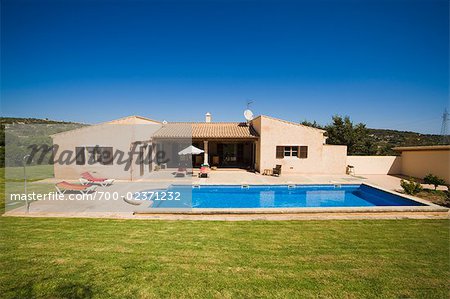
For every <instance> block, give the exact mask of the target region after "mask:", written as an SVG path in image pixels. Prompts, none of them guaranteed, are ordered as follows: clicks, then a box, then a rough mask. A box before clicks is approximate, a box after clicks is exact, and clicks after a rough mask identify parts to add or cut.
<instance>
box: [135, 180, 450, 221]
mask: <svg viewBox="0 0 450 299" xmlns="http://www.w3.org/2000/svg"><path fill="white" fill-rule="evenodd" d="M301 185H309V184H301ZM311 185H314V184H311ZM316 185H317V184H316ZM321 185H322V184H321ZM323 185H327V184H323ZM339 185H357V184H355V183H348V184H345V183H341V184H339ZM358 185H359V184H358ZM360 185H366V186H369V187H371V188H375V189H377V190H380V191H383V192H387V193H389V194H392V195H395V196H399V197H403V198H406V199H409V200H412V201H414V202H418V203H421V204H424V205H425V206H378V207H323V208H189V209H176V208H172V209H151V208H150V209H146V210H136V211H135V212H134V213H133V214H134V215H150V214H151V215H158V214H179V215H230V214H236V215H237V214H242V215H256V214H303V213H311V214H319V213H386V212H399V213H400V212H448V211H449V208H446V207H442V206H439V205H436V204H434V203H431V202H428V201H426V200H423V199H421V198H418V197H415V196H411V195H407V194H402V193H398V192H395V191H392V190H388V189H385V188H382V187H379V186H377V185H373V184H369V183H365V182H364V183H360Z"/></svg>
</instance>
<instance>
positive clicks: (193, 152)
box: [178, 145, 204, 156]
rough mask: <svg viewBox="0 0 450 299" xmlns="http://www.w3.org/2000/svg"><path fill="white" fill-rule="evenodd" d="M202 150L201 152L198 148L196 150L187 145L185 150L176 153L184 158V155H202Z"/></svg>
mask: <svg viewBox="0 0 450 299" xmlns="http://www.w3.org/2000/svg"><path fill="white" fill-rule="evenodd" d="M203 152H204V150H201V149H199V148H196V147H195V146H193V145H189V146H188V147H187V148H185V149H184V150H182V151H180V152H178V155H180V156H184V155H198V154H201V153H203Z"/></svg>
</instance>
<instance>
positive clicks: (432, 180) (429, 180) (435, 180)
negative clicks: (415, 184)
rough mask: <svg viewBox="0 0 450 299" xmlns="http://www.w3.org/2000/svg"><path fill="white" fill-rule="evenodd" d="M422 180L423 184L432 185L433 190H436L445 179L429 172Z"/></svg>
mask: <svg viewBox="0 0 450 299" xmlns="http://www.w3.org/2000/svg"><path fill="white" fill-rule="evenodd" d="M423 182H424V183H425V184H430V185H433V186H434V190H436V189H437V187H438V186H440V185H445V181H444V180H443V179H441V178H440V177H437V176H435V175H432V174H431V173H430V174H428V175H427V176H426V177H424V178H423Z"/></svg>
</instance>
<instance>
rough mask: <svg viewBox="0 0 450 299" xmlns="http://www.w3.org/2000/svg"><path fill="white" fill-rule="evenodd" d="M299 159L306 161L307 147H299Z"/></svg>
mask: <svg viewBox="0 0 450 299" xmlns="http://www.w3.org/2000/svg"><path fill="white" fill-rule="evenodd" d="M298 154H299V158H301V159H306V158H308V147H307V146H300V150H299V151H298Z"/></svg>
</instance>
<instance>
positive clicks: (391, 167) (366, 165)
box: [347, 156, 402, 175]
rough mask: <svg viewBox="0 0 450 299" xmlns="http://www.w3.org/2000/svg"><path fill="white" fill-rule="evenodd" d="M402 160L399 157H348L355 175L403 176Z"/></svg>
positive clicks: (348, 163) (348, 162)
mask: <svg viewBox="0 0 450 299" xmlns="http://www.w3.org/2000/svg"><path fill="white" fill-rule="evenodd" d="M401 160H402V158H401V157H399V156H347V165H352V166H353V167H354V170H355V175H359V174H401V173H402V163H401Z"/></svg>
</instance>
